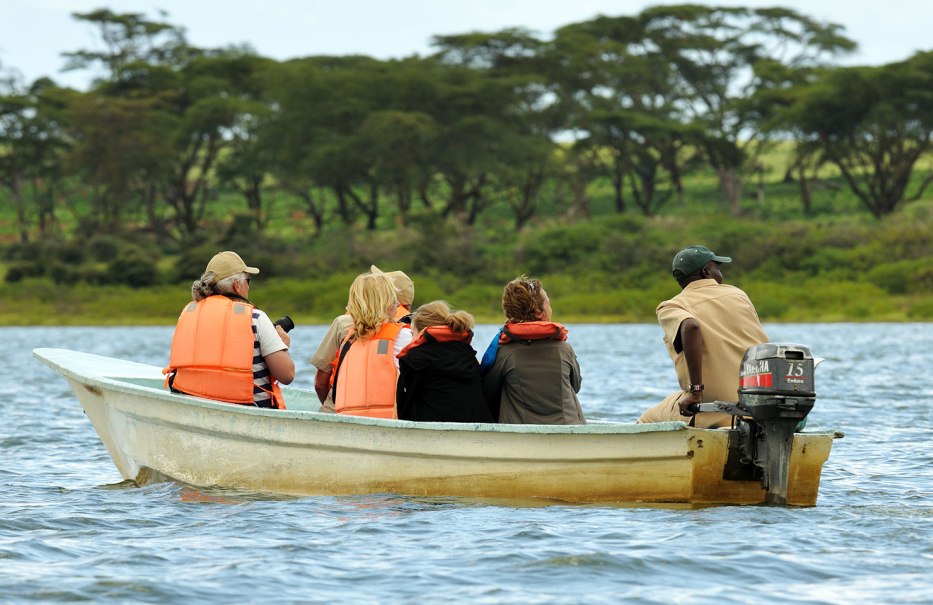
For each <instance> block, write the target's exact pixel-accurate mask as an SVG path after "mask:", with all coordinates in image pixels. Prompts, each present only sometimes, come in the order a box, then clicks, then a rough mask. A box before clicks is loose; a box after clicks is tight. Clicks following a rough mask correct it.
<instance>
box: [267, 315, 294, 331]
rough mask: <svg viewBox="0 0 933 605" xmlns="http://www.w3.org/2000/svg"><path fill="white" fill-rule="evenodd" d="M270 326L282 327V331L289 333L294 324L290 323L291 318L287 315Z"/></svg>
mask: <svg viewBox="0 0 933 605" xmlns="http://www.w3.org/2000/svg"><path fill="white" fill-rule="evenodd" d="M272 325H274V326H282V329H283V330H285V331H286V332H291V330H292V328H294V327H295V322H293V321H292V318H291V317H289V316H288V315H285V316H284V317H282V318H281V319H276V320H275V321H274V322H272Z"/></svg>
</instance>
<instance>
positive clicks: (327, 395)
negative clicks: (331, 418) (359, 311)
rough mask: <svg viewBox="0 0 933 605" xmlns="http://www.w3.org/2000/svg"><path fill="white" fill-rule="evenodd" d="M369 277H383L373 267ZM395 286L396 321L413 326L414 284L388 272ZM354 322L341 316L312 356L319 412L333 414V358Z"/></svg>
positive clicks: (396, 273)
mask: <svg viewBox="0 0 933 605" xmlns="http://www.w3.org/2000/svg"><path fill="white" fill-rule="evenodd" d="M369 271H370V273H382V271H380V270H379V267H377V266H376V265H372V266H371V267H370V269H369ZM386 275H388V276H389V277H390V278H391V279H392V283H393V284H395V289H396V298H398V310H397V311H396V314H395V319H396V320H397V321H400V322H401V323H405V324H410V323H411V305H412V303H413V302H414V300H415V284H414V282H412V281H411V278H410V277H408V276H407V275H406V274H405V272H404V271H389V272H387V273H386ZM352 325H353V320H352V319H351V318H350V316H349V315H347V314H346V313H344V314H343V315H338V316H337V317H335V318H334V321H332V322H331V324H330V327H329V328H328V329H327V333H326V334H325V335H324V338H322V339H321V342H320V344H319V345H318V347H317V351H315V352H314V355H312V356H311V365H313V366H314V367H315V370H316V373H315V376H314V390H315V392H316V393H317V396H318V399H319V400H320V402H321V407H320V408H319V409H318V411H319V412H331V413H332V412H334V398H333V397H332V396H331V386H330V383H331V378H332V377H333V375H334V366H333V362H334V357H335V356H336V355H337V351H339V350H340V345H341V344H342V343H343V341H344V340H345V339H346V338H347V334H349V333H350V327H351V326H352Z"/></svg>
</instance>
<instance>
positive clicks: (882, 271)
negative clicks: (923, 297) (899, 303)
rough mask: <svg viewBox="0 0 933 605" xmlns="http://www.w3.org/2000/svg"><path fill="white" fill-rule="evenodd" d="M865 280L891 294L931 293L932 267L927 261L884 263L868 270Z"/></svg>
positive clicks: (932, 281) (932, 283)
mask: <svg viewBox="0 0 933 605" xmlns="http://www.w3.org/2000/svg"><path fill="white" fill-rule="evenodd" d="M865 278H866V279H867V280H868V281H870V282H872V283H874V284H876V285H877V286H879V287H881V288H884V289H885V290H887V291H888V292H890V293H891V294H922V293H926V292H933V265H931V264H930V262H929V259H918V260H902V261H897V262H893V263H884V264H881V265H878V266H876V267H874V268H872V269H871V270H869V271H868V273H866V275H865Z"/></svg>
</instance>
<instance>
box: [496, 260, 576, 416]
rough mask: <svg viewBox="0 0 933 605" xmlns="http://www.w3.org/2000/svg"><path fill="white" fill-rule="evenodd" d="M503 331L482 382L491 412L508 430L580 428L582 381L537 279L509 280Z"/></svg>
mask: <svg viewBox="0 0 933 605" xmlns="http://www.w3.org/2000/svg"><path fill="white" fill-rule="evenodd" d="M502 311H503V313H504V314H505V319H506V322H505V325H504V326H503V328H502V332H501V334H500V336H499V340H498V350H497V351H495V362H493V363H492V367H491V368H490V370H489V371H488V372H487V373H486V375H485V376H484V377H483V390H484V392H485V394H486V400H487V401H488V402H489V406H490V408H492V409H494V410H498V418H499V422H502V423H510V424H585V423H586V419H585V418H584V417H583V410H582V409H581V408H580V402H579V400H578V399H577V393H578V392H579V391H580V385H581V382H582V378H581V376H580V364H579V362H578V361H577V356H576V353H574V350H573V347H572V346H570V343H569V342H567V328H565V327H564V326H563V325H561V324H559V323H554V322H553V321H551V313H552V311H551V300H550V298H548V295H547V292H545V290H544V288H543V287H542V285H541V282H540V281H539V280H537V279H529V278H526V277H524V276H522V277H519V278H516V279H513V280H512V281H510V282H509V283H507V284H506V285H505V288H504V290H503V292H502Z"/></svg>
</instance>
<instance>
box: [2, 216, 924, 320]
mask: <svg viewBox="0 0 933 605" xmlns="http://www.w3.org/2000/svg"><path fill="white" fill-rule="evenodd" d="M931 216H933V203H931V202H921V203H916V204H913V205H911V206H909V207H908V208H906V209H905V211H903V212H901V213H899V214H897V215H895V216H892V217H889V218H888V219H885V220H884V221H880V222H878V221H874V220H869V219H867V218H866V217H865V216H864V215H856V216H854V217H853V216H849V217H845V216H843V217H839V216H835V217H822V218H818V219H808V220H803V219H796V220H773V219H766V220H762V219H760V218H756V217H747V218H741V219H736V218H731V217H729V216H727V215H723V214H717V213H708V214H706V215H702V214H699V213H694V214H693V215H692V216H677V215H669V216H663V217H652V218H644V217H639V216H634V215H628V214H626V215H604V216H598V217H595V218H593V219H592V220H589V221H578V222H567V221H562V220H557V219H554V220H547V221H541V222H540V223H538V224H536V225H534V226H533V227H531V228H529V229H526V230H525V231H523V232H521V233H519V234H514V233H511V232H509V231H508V230H507V229H506V228H505V227H502V229H501V230H500V231H498V232H497V231H495V228H494V227H486V228H485V229H486V235H485V237H478V236H477V235H476V231H477V230H464V229H463V228H460V227H456V226H455V225H453V224H449V225H448V224H443V225H440V226H439V225H438V224H422V225H415V226H409V227H405V228H397V229H394V230H385V231H378V232H376V233H369V232H365V231H362V230H345V231H336V230H335V231H332V232H329V233H325V234H323V235H321V236H320V237H318V238H314V239H296V240H294V241H291V242H282V241H278V240H263V239H258V240H253V241H252V242H251V243H250V242H248V241H241V242H236V241H226V242H224V241H218V242H216V243H208V244H204V245H202V246H201V247H198V248H195V249H190V250H186V251H180V252H178V253H175V254H163V255H161V256H159V260H158V263H157V265H156V267H157V275H156V276H155V278H154V281H155V283H154V284H153V285H151V286H147V287H141V288H134V287H130V286H126V285H120V284H107V283H102V284H89V283H83V282H81V281H78V282H76V283H71V284H67V283H60V282H59V283H56V281H55V279H54V278H53V277H50V276H47V275H43V276H39V277H23V278H22V279H20V280H19V281H15V282H12V283H10V282H6V281H3V282H2V283H0V325H8V326H10V325H170V324H173V323H174V321H175V319H176V318H177V314H178V311H179V309H180V308H181V307H182V306H183V305H184V304H185V302H186V301H187V300H189V294H188V288H189V286H190V283H191V280H192V279H194V278H195V277H197V274H198V272H199V271H200V270H201V268H202V267H203V264H204V262H205V261H206V260H207V259H208V258H209V257H210V254H212V253H213V252H212V251H216V250H217V249H222V248H225V247H231V248H234V249H237V250H239V251H241V253H242V254H243V256H244V257H246V258H247V260H248V262H251V263H255V264H257V265H258V266H260V267H261V268H262V269H263V273H262V275H260V277H259V279H257V280H255V281H254V285H253V288H252V297H253V300H254V302H256V303H257V304H258V305H259V306H260V307H262V308H264V309H265V310H266V311H267V312H268V313H269V314H270V315H272V316H274V317H275V316H280V315H285V314H288V315H291V316H292V317H293V318H294V319H295V320H296V321H298V322H299V323H301V324H313V323H326V322H328V321H330V319H331V318H333V317H334V315H336V314H338V313H340V312H342V310H343V307H344V305H345V303H346V293H347V288H348V286H349V283H350V282H351V281H352V279H353V277H354V276H355V275H356V274H358V273H360V272H362V271H365V270H367V269H368V268H369V265H370V264H371V263H375V264H377V265H379V266H380V267H382V268H383V269H385V270H392V269H403V270H405V271H406V272H408V273H409V275H411V276H412V277H413V279H414V280H415V284H416V304H417V303H422V302H427V301H429V300H433V299H436V298H444V299H446V300H448V301H449V302H450V303H451V304H453V305H454V306H456V307H458V308H464V309H467V310H469V311H470V312H472V313H473V314H474V315H475V316H476V317H477V319H478V320H479V321H480V322H490V323H494V322H498V321H500V320H501V311H500V306H499V304H500V296H501V291H502V285H503V284H504V283H505V282H506V281H507V280H509V279H511V278H512V277H515V276H516V275H519V274H522V273H524V274H527V275H533V276H536V277H540V278H541V279H542V280H543V281H544V284H545V287H546V288H547V290H548V292H549V293H550V295H551V298H552V302H553V307H554V309H555V314H556V317H557V318H558V319H559V320H560V321H564V322H568V323H574V322H653V321H655V317H654V309H655V307H656V306H657V304H658V302H660V301H662V300H665V299H667V298H670V297H671V296H673V295H675V294H676V293H677V292H678V290H679V288H678V286H677V284H676V282H675V281H674V280H673V279H672V278H671V277H670V273H669V271H670V260H671V256H672V255H673V253H674V252H676V250H677V249H679V248H680V247H681V246H683V245H687V244H691V243H704V244H706V245H708V246H710V247H711V248H713V249H714V250H716V251H717V252H718V253H721V254H728V255H730V256H732V257H733V259H734V262H733V263H732V264H731V265H728V266H727V267H726V268H725V275H726V281H727V282H728V283H732V284H735V285H738V286H739V287H742V288H743V289H745V290H746V291H747V292H748V294H749V295H750V296H751V298H752V300H753V301H754V302H755V304H756V306H757V308H758V310H759V314H760V315H761V317H762V319H763V320H764V321H784V322H817V321H819V322H826V321H830V322H832V321H929V320H933V297H931V293H933V250H931V246H933V245H931V241H930V240H931V238H930V225H931ZM88 246H89V247H93V242H92V243H89V244H88ZM116 256H117V257H121V255H120V254H119V253H118V254H117V255H116ZM111 262H112V261H111ZM10 267H11V263H10V262H5V263H4V264H3V265H2V266H0V272H5V271H8V270H9V269H10ZM109 267H112V265H108V264H107V263H106V261H105V260H99V259H98V260H94V259H93V258H86V259H85V260H83V261H82V264H81V265H80V267H79V268H81V270H94V271H98V272H99V273H102V274H107V273H108V271H109V272H110V274H111V277H113V276H114V270H112V269H110V268H109ZM76 270H77V269H76ZM185 272H187V273H185ZM115 277H116V278H117V279H119V278H120V274H119V273H116V275H115Z"/></svg>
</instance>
